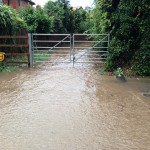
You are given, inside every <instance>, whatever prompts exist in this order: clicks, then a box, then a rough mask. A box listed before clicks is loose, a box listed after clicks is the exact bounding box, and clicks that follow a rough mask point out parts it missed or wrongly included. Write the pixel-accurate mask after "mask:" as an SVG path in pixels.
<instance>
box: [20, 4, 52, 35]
mask: <svg viewBox="0 0 150 150" xmlns="http://www.w3.org/2000/svg"><path fill="white" fill-rule="evenodd" d="M19 14H20V16H21V17H22V19H23V20H25V22H26V23H27V25H28V32H30V33H34V32H35V33H52V32H53V31H54V25H53V20H54V19H53V16H48V15H47V14H46V13H45V12H44V10H43V9H42V8H41V7H40V6H39V7H37V8H36V9H35V8H33V7H32V6H30V5H28V8H27V9H24V8H21V9H20V11H19Z"/></svg>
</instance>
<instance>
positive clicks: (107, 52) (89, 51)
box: [75, 50, 109, 53]
mask: <svg viewBox="0 0 150 150" xmlns="http://www.w3.org/2000/svg"><path fill="white" fill-rule="evenodd" d="M75 52H76V51H75ZM81 52H84V51H81ZM88 53H109V52H108V51H93V50H91V51H88Z"/></svg>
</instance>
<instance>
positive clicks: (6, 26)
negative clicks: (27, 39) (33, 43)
mask: <svg viewBox="0 0 150 150" xmlns="http://www.w3.org/2000/svg"><path fill="white" fill-rule="evenodd" d="M26 27H27V25H26V24H25V22H24V20H22V19H21V18H20V17H19V15H18V14H17V12H16V11H15V10H14V9H13V8H11V7H9V6H7V5H0V31H1V32H0V35H13V34H16V32H18V30H20V29H26Z"/></svg>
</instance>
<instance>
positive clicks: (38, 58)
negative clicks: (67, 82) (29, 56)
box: [33, 53, 49, 61]
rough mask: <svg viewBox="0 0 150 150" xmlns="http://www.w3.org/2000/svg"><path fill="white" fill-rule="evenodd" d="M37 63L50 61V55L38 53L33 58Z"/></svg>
mask: <svg viewBox="0 0 150 150" xmlns="http://www.w3.org/2000/svg"><path fill="white" fill-rule="evenodd" d="M33 59H34V60H35V61H46V60H48V59H49V53H36V54H34V56H33Z"/></svg>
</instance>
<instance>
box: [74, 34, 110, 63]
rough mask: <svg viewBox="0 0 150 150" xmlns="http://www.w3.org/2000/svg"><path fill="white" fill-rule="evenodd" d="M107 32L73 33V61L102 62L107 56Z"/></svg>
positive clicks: (108, 37) (108, 36)
mask: <svg viewBox="0 0 150 150" xmlns="http://www.w3.org/2000/svg"><path fill="white" fill-rule="evenodd" d="M109 39H110V35H109V34H74V35H73V63H103V62H104V60H105V59H106V58H107V56H108V53H109V51H108V49H109Z"/></svg>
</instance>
